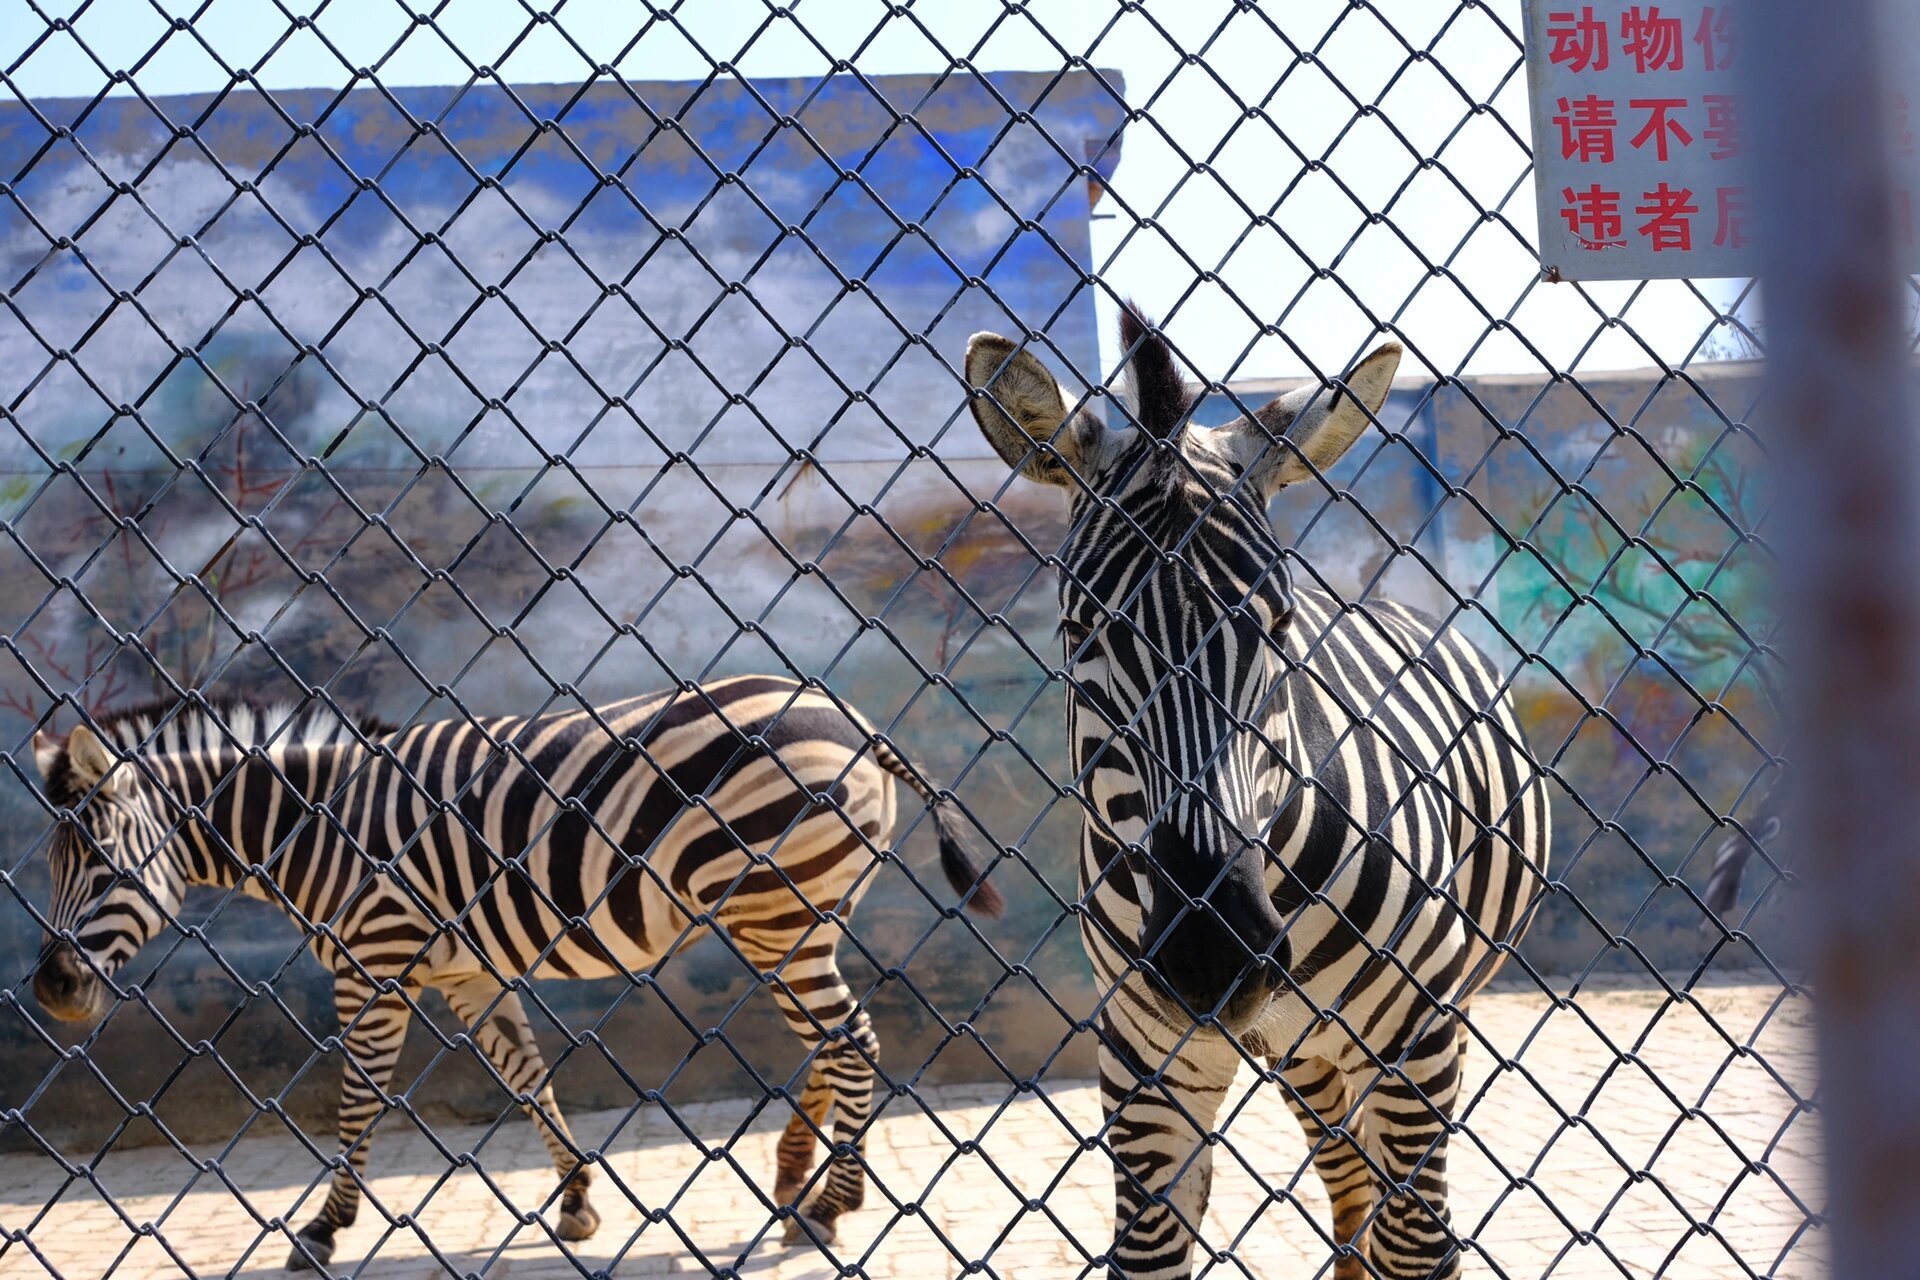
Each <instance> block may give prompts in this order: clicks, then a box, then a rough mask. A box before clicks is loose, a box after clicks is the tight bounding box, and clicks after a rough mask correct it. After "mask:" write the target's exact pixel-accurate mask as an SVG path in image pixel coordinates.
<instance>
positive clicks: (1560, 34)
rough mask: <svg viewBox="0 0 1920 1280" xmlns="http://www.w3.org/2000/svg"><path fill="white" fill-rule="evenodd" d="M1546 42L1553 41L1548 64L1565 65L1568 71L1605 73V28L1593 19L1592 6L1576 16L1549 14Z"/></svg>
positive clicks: (1586, 6) (1604, 24)
mask: <svg viewBox="0 0 1920 1280" xmlns="http://www.w3.org/2000/svg"><path fill="white" fill-rule="evenodd" d="M1547 38H1548V39H1549V40H1551V41H1553V48H1552V49H1550V50H1549V51H1548V52H1547V61H1548V62H1557V63H1565V64H1566V67H1567V70H1569V71H1605V70H1606V69H1607V24H1606V23H1605V22H1603V21H1602V20H1600V19H1598V18H1596V17H1594V16H1593V6H1592V5H1584V6H1582V7H1581V9H1580V11H1579V12H1578V13H1574V12H1571V11H1569V12H1567V13H1550V14H1548V15H1547Z"/></svg>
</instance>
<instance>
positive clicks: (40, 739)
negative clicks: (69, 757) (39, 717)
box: [33, 729, 67, 782]
mask: <svg viewBox="0 0 1920 1280" xmlns="http://www.w3.org/2000/svg"><path fill="white" fill-rule="evenodd" d="M66 746H67V744H66V743H64V742H62V741H60V739H58V738H56V737H54V736H53V735H52V734H50V733H48V732H47V731H46V730H45V729H35V730H34V731H33V763H34V764H35V765H36V766H38V767H39V770H40V780H41V781H42V782H46V781H49V780H51V779H52V777H53V767H54V766H55V765H57V764H59V763H60V753H61V752H62V751H64V750H66Z"/></svg>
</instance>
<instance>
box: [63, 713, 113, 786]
mask: <svg viewBox="0 0 1920 1280" xmlns="http://www.w3.org/2000/svg"><path fill="white" fill-rule="evenodd" d="M115 763H116V762H115V760H114V758H113V753H112V752H110V751H108V750H107V747H106V744H105V743H103V742H101V741H100V737H99V735H98V734H96V733H94V731H93V730H91V729H89V728H87V726H85V725H83V724H77V725H75V726H74V727H73V732H72V733H70V734H68V735H67V767H68V768H70V769H72V770H73V780H74V782H75V783H77V784H78V785H79V787H80V789H81V790H82V791H89V790H92V789H93V787H94V786H95V785H97V784H98V783H99V781H100V780H101V779H102V778H105V777H107V775H108V774H109V773H111V772H112V771H113V766H114V764H115ZM116 785H117V780H116V781H109V782H108V784H107V788H106V789H107V790H108V791H112V790H114V788H115V787H116Z"/></svg>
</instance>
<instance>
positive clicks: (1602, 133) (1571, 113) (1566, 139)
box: [1553, 93, 1620, 164]
mask: <svg viewBox="0 0 1920 1280" xmlns="http://www.w3.org/2000/svg"><path fill="white" fill-rule="evenodd" d="M1558 105H1559V107H1560V114H1559V115H1557V116H1555V117H1554V118H1553V122H1554V123H1555V124H1557V125H1559V126H1560V158H1561V159H1563V160H1572V159H1574V158H1576V157H1577V158H1578V159H1579V161H1580V163H1582V164H1589V163H1597V164H1612V163H1613V130H1614V127H1615V126H1616V125H1618V124H1619V123H1620V120H1619V118H1618V117H1617V116H1615V115H1614V112H1613V99H1611V98H1601V97H1596V96H1595V95H1593V94H1591V93H1590V94H1588V95H1587V96H1586V97H1584V98H1575V99H1573V100H1572V101H1571V102H1569V101H1568V100H1567V99H1565V98H1562V99H1560V102H1559V104H1558Z"/></svg>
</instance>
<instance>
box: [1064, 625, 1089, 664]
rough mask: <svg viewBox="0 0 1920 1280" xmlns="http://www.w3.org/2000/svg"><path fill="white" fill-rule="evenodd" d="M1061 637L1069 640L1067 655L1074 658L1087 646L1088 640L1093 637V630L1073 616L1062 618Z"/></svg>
mask: <svg viewBox="0 0 1920 1280" xmlns="http://www.w3.org/2000/svg"><path fill="white" fill-rule="evenodd" d="M1060 637H1061V639H1063V640H1065V641H1066V642H1067V656H1068V657H1069V658H1072V657H1075V656H1077V655H1078V654H1079V653H1080V652H1081V651H1082V650H1083V649H1085V648H1086V647H1087V641H1089V640H1091V639H1092V638H1093V632H1091V631H1089V630H1087V629H1086V628H1085V627H1083V626H1081V625H1080V624H1079V623H1077V622H1075V621H1074V620H1073V619H1071V618H1062V619H1060Z"/></svg>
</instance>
